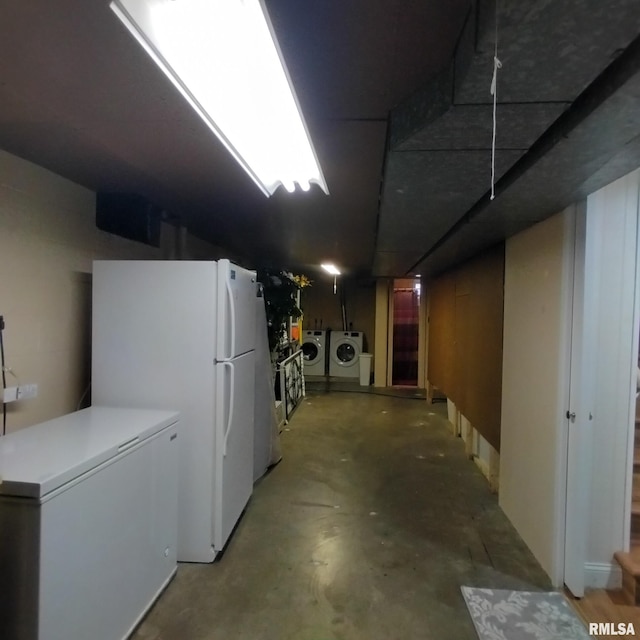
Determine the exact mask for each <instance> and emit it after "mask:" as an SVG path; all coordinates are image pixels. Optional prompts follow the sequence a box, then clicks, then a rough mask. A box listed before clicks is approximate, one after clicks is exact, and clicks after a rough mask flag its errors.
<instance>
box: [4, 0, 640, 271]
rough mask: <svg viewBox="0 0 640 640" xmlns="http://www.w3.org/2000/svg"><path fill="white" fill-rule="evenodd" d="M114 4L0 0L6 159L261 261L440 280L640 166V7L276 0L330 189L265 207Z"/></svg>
mask: <svg viewBox="0 0 640 640" xmlns="http://www.w3.org/2000/svg"><path fill="white" fill-rule="evenodd" d="M108 4H109V3H108V0H55V1H53V2H52V1H51V0H21V1H20V2H16V1H15V0H12V1H9V0H0V148H3V149H5V150H7V151H9V152H11V153H14V154H16V155H19V156H21V157H24V158H26V159H29V160H32V161H34V162H36V163H38V164H40V165H43V166H45V167H47V168H49V169H52V170H53V171H55V172H56V173H59V174H61V175H63V176H65V177H67V178H70V179H72V180H74V181H76V182H78V183H80V184H82V185H85V186H86V187H88V188H90V189H93V190H95V191H111V192H114V191H119V192H130V193H137V194H140V195H142V196H144V197H146V198H148V199H149V200H151V201H152V202H154V203H156V204H157V205H159V206H161V207H162V208H164V209H166V210H168V211H170V212H171V214H172V216H175V217H176V219H179V220H180V222H181V224H183V225H184V226H186V227H187V228H189V229H190V231H191V232H192V233H193V234H195V235H197V236H199V237H201V238H203V239H206V240H208V241H210V242H212V243H214V244H216V245H219V246H222V247H226V248H228V249H229V250H230V251H232V252H233V253H235V254H239V255H241V256H244V258H245V259H246V260H247V262H249V263H251V264H252V265H253V266H258V265H264V264H269V265H273V266H282V267H288V268H292V269H297V270H303V271H306V272H311V273H312V272H313V271H314V270H315V269H316V268H317V265H319V264H320V263H321V262H323V261H326V260H331V261H334V262H335V263H336V264H338V265H339V266H341V267H343V268H344V269H345V271H346V272H347V273H350V274H353V275H358V276H402V275H404V274H406V273H417V272H421V273H422V274H423V275H425V276H429V275H432V274H435V273H437V272H439V271H441V270H442V269H444V268H447V267H448V266H451V265H452V264H455V263H457V262H459V261H461V260H464V259H466V258H468V257H470V256H471V255H473V254H475V253H477V252H478V251H480V250H482V249H484V248H486V247H488V246H490V245H492V244H494V243H495V242H498V241H500V240H502V239H504V238H505V237H508V236H509V235H511V234H513V233H516V232H518V231H519V230H521V229H523V228H525V227H527V226H530V225H531V224H533V223H535V222H536V221H538V220H541V219H544V218H545V217H547V216H549V215H552V214H553V213H556V212H557V211H559V210H560V209H562V208H563V207H564V206H566V205H567V204H569V203H571V202H572V201H575V200H576V199H578V198H581V197H584V196H585V195H586V194H588V193H590V192H592V191H593V190H594V189H596V188H598V187H600V186H603V185H604V184H606V183H607V182H610V181H611V180H613V179H615V178H617V177H619V176H620V175H623V174H624V173H626V172H627V171H630V170H631V169H634V168H635V167H637V166H639V165H640V42H639V40H638V34H639V33H640V0H611V1H607V0H584V1H578V0H562V1H559V0H521V1H518V2H515V1H513V0H512V1H510V2H508V1H507V0H501V1H499V2H498V6H497V10H496V4H495V2H490V1H484V0H478V1H477V2H472V1H471V0H439V1H436V0H420V1H418V0H386V1H385V0H367V1H366V2H365V1H364V0H353V1H345V0H342V1H340V2H338V1H337V0H305V1H301V0H266V5H267V7H268V10H269V13H270V16H271V19H272V22H273V25H274V28H275V31H276V33H277V36H278V39H279V43H280V46H281V49H282V51H283V54H284V57H285V59H286V61H287V66H288V69H289V73H290V75H291V77H292V80H293V82H294V85H295V87H296V92H297V95H298V99H299V101H300V103H301V106H302V109H303V112H304V114H305V118H306V121H307V124H308V127H309V130H310V133H311V137H312V139H313V141H314V144H315V147H316V151H317V154H318V157H319V159H320V163H321V165H322V168H323V171H324V174H325V178H326V181H327V184H328V187H329V191H330V195H329V196H325V195H324V194H323V193H322V192H321V191H320V189H318V188H315V187H314V188H312V190H311V191H310V192H309V193H296V194H293V195H290V194H287V193H286V192H284V191H283V190H279V191H278V192H277V193H276V195H275V196H274V197H272V198H271V199H267V198H265V197H264V196H263V195H262V193H261V192H260V191H259V190H258V189H257V188H256V187H255V185H254V184H253V182H252V181H251V180H250V179H249V178H248V177H247V176H245V175H244V173H243V172H242V170H241V169H240V168H239V167H237V166H236V164H235V162H234V161H233V160H232V159H231V158H230V157H229V155H228V154H227V152H226V151H225V150H224V148H222V146H221V145H220V144H219V143H218V141H217V140H216V139H214V138H213V137H212V135H211V133H210V132H209V130H208V129H207V128H206V126H205V125H204V124H203V123H201V122H200V121H199V119H198V117H197V116H196V115H195V114H194V113H193V112H192V111H191V109H190V107H189V106H188V105H187V104H186V103H185V102H184V101H183V99H182V98H181V96H179V95H178V94H177V93H176V92H175V90H174V89H173V86H172V85H171V84H170V82H169V81H168V80H167V79H166V78H165V77H164V76H163V74H162V73H161V72H160V71H159V70H158V69H157V68H156V67H155V65H154V64H153V62H152V61H151V60H150V59H148V58H147V56H146V54H145V53H144V52H143V51H142V49H141V48H140V47H139V45H138V44H137V43H136V42H135V41H134V40H133V38H132V37H131V36H130V35H129V33H128V32H127V31H126V30H125V29H124V28H123V26H122V25H121V24H120V22H119V21H118V20H117V18H116V17H115V15H114V14H113V13H112V12H111V11H110V9H109V6H108ZM496 16H497V29H496V20H495V18H496ZM496 32H497V34H498V57H499V58H500V60H501V61H502V64H503V67H502V69H501V70H500V72H499V76H498V97H499V105H498V112H497V113H498V115H497V138H496V145H497V155H496V176H497V178H498V182H497V186H496V198H495V200H493V201H491V200H489V196H488V191H489V187H490V167H491V137H492V107H491V96H490V95H489V86H490V83H491V76H492V70H493V52H494V45H495V34H496ZM0 179H1V176H0Z"/></svg>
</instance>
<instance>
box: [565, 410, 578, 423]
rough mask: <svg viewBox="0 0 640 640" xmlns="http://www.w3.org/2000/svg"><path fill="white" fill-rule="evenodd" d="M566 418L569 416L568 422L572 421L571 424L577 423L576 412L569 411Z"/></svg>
mask: <svg viewBox="0 0 640 640" xmlns="http://www.w3.org/2000/svg"><path fill="white" fill-rule="evenodd" d="M566 416H567V420H571V422H575V421H576V412H575V411H569V410H568V409H567V413H566Z"/></svg>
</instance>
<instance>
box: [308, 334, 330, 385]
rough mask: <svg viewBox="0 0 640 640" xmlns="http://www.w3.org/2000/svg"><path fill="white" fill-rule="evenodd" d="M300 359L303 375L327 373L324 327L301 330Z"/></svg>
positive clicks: (322, 374)
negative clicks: (302, 365)
mask: <svg viewBox="0 0 640 640" xmlns="http://www.w3.org/2000/svg"><path fill="white" fill-rule="evenodd" d="M302 361H303V363H304V375H305V376H324V375H325V374H326V373H327V369H326V362H327V332H326V331H325V330H324V329H322V330H317V329H314V330H306V331H304V332H303V336H302Z"/></svg>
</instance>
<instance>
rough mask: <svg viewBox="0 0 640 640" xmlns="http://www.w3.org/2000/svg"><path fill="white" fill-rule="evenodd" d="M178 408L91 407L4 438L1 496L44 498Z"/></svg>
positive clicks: (170, 418)
mask: <svg viewBox="0 0 640 640" xmlns="http://www.w3.org/2000/svg"><path fill="white" fill-rule="evenodd" d="M178 417H179V416H178V413H177V412H174V411H156V410H148V409H121V408H113V407H89V408H88V409H83V410H82V411H77V412H76V413H71V414H69V415H66V416H62V417H60V418H56V419H54V420H49V421H47V422H42V423H41V424H37V425H34V426H32V427H27V428H25V429H21V430H20V431H16V432H14V433H9V434H8V435H6V436H3V437H0V495H7V496H20V497H27V498H42V497H43V496H45V495H46V494H48V493H50V492H51V491H54V490H55V489H57V488H58V487H61V486H62V485H63V484H65V483H67V482H69V481H71V480H73V479H74V478H77V477H78V476H80V475H82V474H83V473H86V472H87V471H90V470H91V469H93V468H95V467H97V466H98V465H100V464H102V463H103V462H106V461H107V460H109V459H110V458H113V457H114V456H117V455H118V453H120V452H122V451H124V450H126V449H128V448H130V447H132V446H135V444H137V443H138V442H142V441H144V440H146V439H147V438H149V437H151V436H152V435H154V434H155V433H158V432H159V431H161V430H162V429H164V428H165V427H167V426H169V425H171V424H173V423H174V422H176V421H177V420H178Z"/></svg>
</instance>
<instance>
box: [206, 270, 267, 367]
mask: <svg viewBox="0 0 640 640" xmlns="http://www.w3.org/2000/svg"><path fill="white" fill-rule="evenodd" d="M257 286H258V285H257V283H256V273H255V271H248V270H247V269H243V268H241V267H238V266H236V265H235V264H232V263H231V262H229V260H219V261H218V338H217V343H218V344H217V356H216V357H217V360H219V361H220V360H229V359H231V358H235V357H236V356H238V355H240V354H243V353H246V352H247V351H251V350H252V349H254V348H255V340H256V296H257V291H258V289H257Z"/></svg>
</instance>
